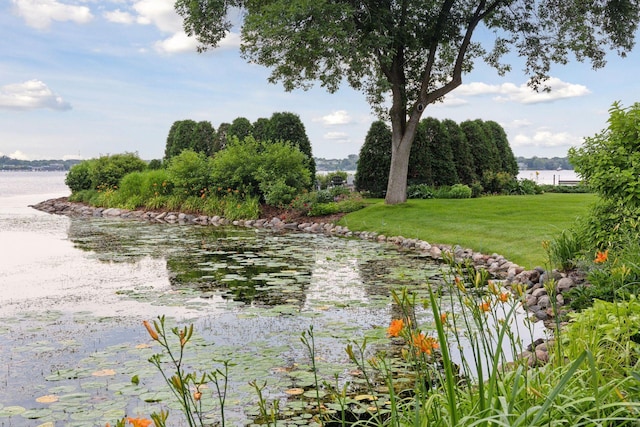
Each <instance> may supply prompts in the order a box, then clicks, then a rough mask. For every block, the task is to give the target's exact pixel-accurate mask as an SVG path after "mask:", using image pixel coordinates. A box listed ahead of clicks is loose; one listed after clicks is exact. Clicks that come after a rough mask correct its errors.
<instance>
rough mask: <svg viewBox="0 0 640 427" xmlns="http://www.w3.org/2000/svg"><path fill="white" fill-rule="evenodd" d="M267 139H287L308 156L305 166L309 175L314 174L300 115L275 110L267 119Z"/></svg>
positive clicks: (309, 144)
mask: <svg viewBox="0 0 640 427" xmlns="http://www.w3.org/2000/svg"><path fill="white" fill-rule="evenodd" d="M268 136H269V138H268V139H269V140H271V141H273V142H275V141H287V142H290V143H291V144H293V145H294V146H295V147H298V149H299V150H300V151H301V152H302V153H303V154H305V155H306V156H307V157H308V161H307V167H308V168H309V172H311V176H312V177H314V178H315V176H316V162H315V160H314V159H313V153H312V152H311V141H309V137H308V136H307V131H306V129H305V127H304V124H303V123H302V120H300V116H298V115H297V114H294V113H289V112H277V113H273V114H272V115H271V118H270V119H269V131H268Z"/></svg>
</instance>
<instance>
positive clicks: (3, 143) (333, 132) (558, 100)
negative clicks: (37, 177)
mask: <svg viewBox="0 0 640 427" xmlns="http://www.w3.org/2000/svg"><path fill="white" fill-rule="evenodd" d="M173 2H174V0H0V39H1V40H2V41H1V42H0V155H2V154H4V155H8V156H11V157H15V158H22V159H31V160H33V159H54V158H55V159H59V158H77V157H79V158H91V157H95V156H98V155H101V154H113V153H120V152H124V151H137V152H138V153H139V154H140V156H141V157H142V158H144V159H152V158H161V157H162V155H163V153H164V145H165V140H166V136H167V133H168V131H169V128H170V127H171V125H172V123H173V122H174V121H176V120H183V119H193V120H196V121H200V120H208V121H210V122H211V123H212V124H213V126H214V127H216V128H217V127H218V126H219V125H220V123H223V122H231V121H232V120H233V119H235V118H236V117H241V116H242V117H246V118H248V119H249V120H251V121H255V120H256V119H258V118H260V117H269V116H271V114H272V113H273V112H276V111H291V112H294V113H296V114H298V115H300V117H301V119H302V121H303V123H304V124H305V126H306V129H307V134H308V135H309V138H310V139H311V142H312V147H313V153H314V156H316V157H325V158H343V157H346V156H347V155H349V154H357V153H358V152H359V150H360V147H361V145H362V143H363V141H364V137H365V135H366V133H367V130H368V129H369V126H370V124H371V122H372V121H373V120H374V117H373V116H372V113H371V110H370V108H369V106H368V105H367V103H366V100H365V96H364V95H363V94H361V93H359V92H355V91H353V90H351V89H350V88H348V87H346V86H345V87H344V88H342V89H341V90H340V91H339V92H338V93H335V94H329V93H326V92H325V91H324V90H322V89H321V88H314V89H311V90H309V91H306V92H305V91H295V92H292V93H287V92H285V91H284V90H283V89H282V87H281V86H279V85H272V84H269V83H268V82H267V76H268V74H269V72H268V70H267V69H265V68H263V67H260V66H255V65H249V64H247V63H246V62H245V61H244V60H242V59H241V58H240V57H239V49H238V45H239V38H238V36H237V34H236V35H233V34H232V35H231V36H229V37H228V38H227V39H225V40H224V42H223V44H222V46H221V47H220V48H219V49H217V50H215V51H212V52H208V53H206V54H198V53H196V51H195V42H194V41H193V40H191V39H189V38H187V37H186V36H185V34H184V33H183V32H182V24H181V20H180V18H179V17H178V16H177V15H176V14H175V12H174V11H173ZM513 65H514V67H513V69H514V71H513V72H512V73H510V74H508V75H507V76H505V77H499V76H497V74H496V73H495V71H493V70H491V69H488V68H487V67H484V66H478V67H477V68H476V70H474V72H473V73H471V74H469V75H467V76H465V77H464V80H463V81H464V84H463V86H462V87H460V88H459V89H457V90H456V91H455V92H453V93H452V94H451V95H450V96H449V97H448V98H447V100H446V101H445V102H444V103H442V104H438V105H432V106H429V107H428V108H427V110H426V112H425V117H426V116H434V117H437V118H439V119H445V118H450V119H453V120H455V121H457V122H461V121H464V120H467V119H477V118H479V119H483V120H494V121H497V122H498V123H500V124H501V125H502V126H503V127H504V128H505V130H506V131H507V134H508V136H509V140H510V143H511V147H512V149H513V151H514V153H515V154H516V155H517V156H525V157H532V156H538V157H553V156H561V157H563V156H565V155H566V153H567V149H568V148H569V147H571V146H577V145H579V144H580V143H581V141H582V139H583V138H584V137H587V136H593V135H594V134H595V133H597V132H599V131H600V130H602V129H604V128H605V127H606V120H607V110H608V109H609V107H610V106H611V104H612V103H613V102H614V101H621V102H622V103H623V105H627V106H628V105H631V104H632V103H634V102H638V101H640V99H639V98H640V96H639V95H640V79H638V78H637V75H638V66H639V65H640V48H639V49H636V51H634V52H633V53H632V54H631V55H629V56H628V57H627V58H625V59H621V58H619V57H617V56H615V55H611V56H609V63H608V65H607V67H606V68H605V69H602V70H598V71H597V72H596V71H593V70H591V68H590V66H589V64H580V63H572V64H570V65H568V66H563V67H554V68H553V70H552V75H553V78H552V80H551V81H550V82H549V85H550V86H551V87H552V88H553V90H552V92H551V93H543V94H536V93H534V92H532V91H531V90H530V89H529V88H528V87H527V86H526V81H527V78H526V76H524V75H523V74H522V73H521V72H520V70H521V69H522V62H519V61H518V60H515V61H514V62H513Z"/></svg>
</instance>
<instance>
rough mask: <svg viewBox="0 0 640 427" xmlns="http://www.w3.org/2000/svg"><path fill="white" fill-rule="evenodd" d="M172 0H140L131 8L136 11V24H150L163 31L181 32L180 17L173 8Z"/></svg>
mask: <svg viewBox="0 0 640 427" xmlns="http://www.w3.org/2000/svg"><path fill="white" fill-rule="evenodd" d="M174 3H175V2H174V1H173V0H140V1H137V2H135V3H134V5H133V9H134V10H135V11H136V12H138V17H137V18H136V21H137V22H138V24H143V25H148V24H152V25H155V26H156V27H158V29H159V30H160V31H163V32H165V33H179V32H182V18H181V17H180V15H178V13H177V12H176V11H175V9H174V8H173V4H174Z"/></svg>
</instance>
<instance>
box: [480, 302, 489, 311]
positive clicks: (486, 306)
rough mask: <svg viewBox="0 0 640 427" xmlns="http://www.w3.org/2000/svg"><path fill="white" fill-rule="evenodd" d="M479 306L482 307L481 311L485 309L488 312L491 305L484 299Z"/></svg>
mask: <svg viewBox="0 0 640 427" xmlns="http://www.w3.org/2000/svg"><path fill="white" fill-rule="evenodd" d="M478 308H480V311H483V312H485V313H486V312H488V311H489V309H490V308H491V305H490V304H489V303H488V302H487V301H484V302H482V303H481V304H478Z"/></svg>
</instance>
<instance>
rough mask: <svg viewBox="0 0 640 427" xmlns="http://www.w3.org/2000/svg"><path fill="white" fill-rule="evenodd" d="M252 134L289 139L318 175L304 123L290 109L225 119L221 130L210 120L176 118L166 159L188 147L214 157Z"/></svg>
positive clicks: (259, 138)
mask: <svg viewBox="0 0 640 427" xmlns="http://www.w3.org/2000/svg"><path fill="white" fill-rule="evenodd" d="M249 136H251V137H253V138H254V139H255V140H257V141H263V142H267V141H270V142H287V143H290V144H292V145H293V146H294V147H297V148H298V149H299V150H300V151H301V152H302V153H303V154H304V155H306V156H307V161H306V164H307V167H308V169H309V171H310V173H311V176H315V173H316V166H315V161H314V159H313V154H312V152H311V142H310V141H309V138H308V136H307V132H306V130H305V127H304V124H303V123H302V121H301V120H300V117H299V116H298V115H297V114H294V113H289V112H276V113H273V114H272V115H271V117H270V118H259V119H257V120H256V121H255V122H253V123H251V121H249V119H247V118H245V117H238V118H236V119H235V120H233V121H232V122H231V123H221V124H220V126H218V129H217V130H216V129H215V128H214V127H213V125H212V124H211V122H209V121H201V122H196V121H194V120H179V121H176V122H174V123H173V125H172V126H171V129H169V134H168V135H167V142H166V146H165V153H164V161H165V162H169V161H170V160H171V159H172V158H173V157H175V156H177V155H179V154H180V153H181V152H183V151H184V150H192V151H195V152H196V153H202V154H205V155H206V156H209V157H211V156H213V155H214V154H215V153H217V152H218V151H220V150H223V149H224V148H225V147H226V145H227V143H228V141H229V140H230V138H234V137H235V138H237V139H238V140H240V141H242V140H244V139H245V138H247V137H249Z"/></svg>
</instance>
